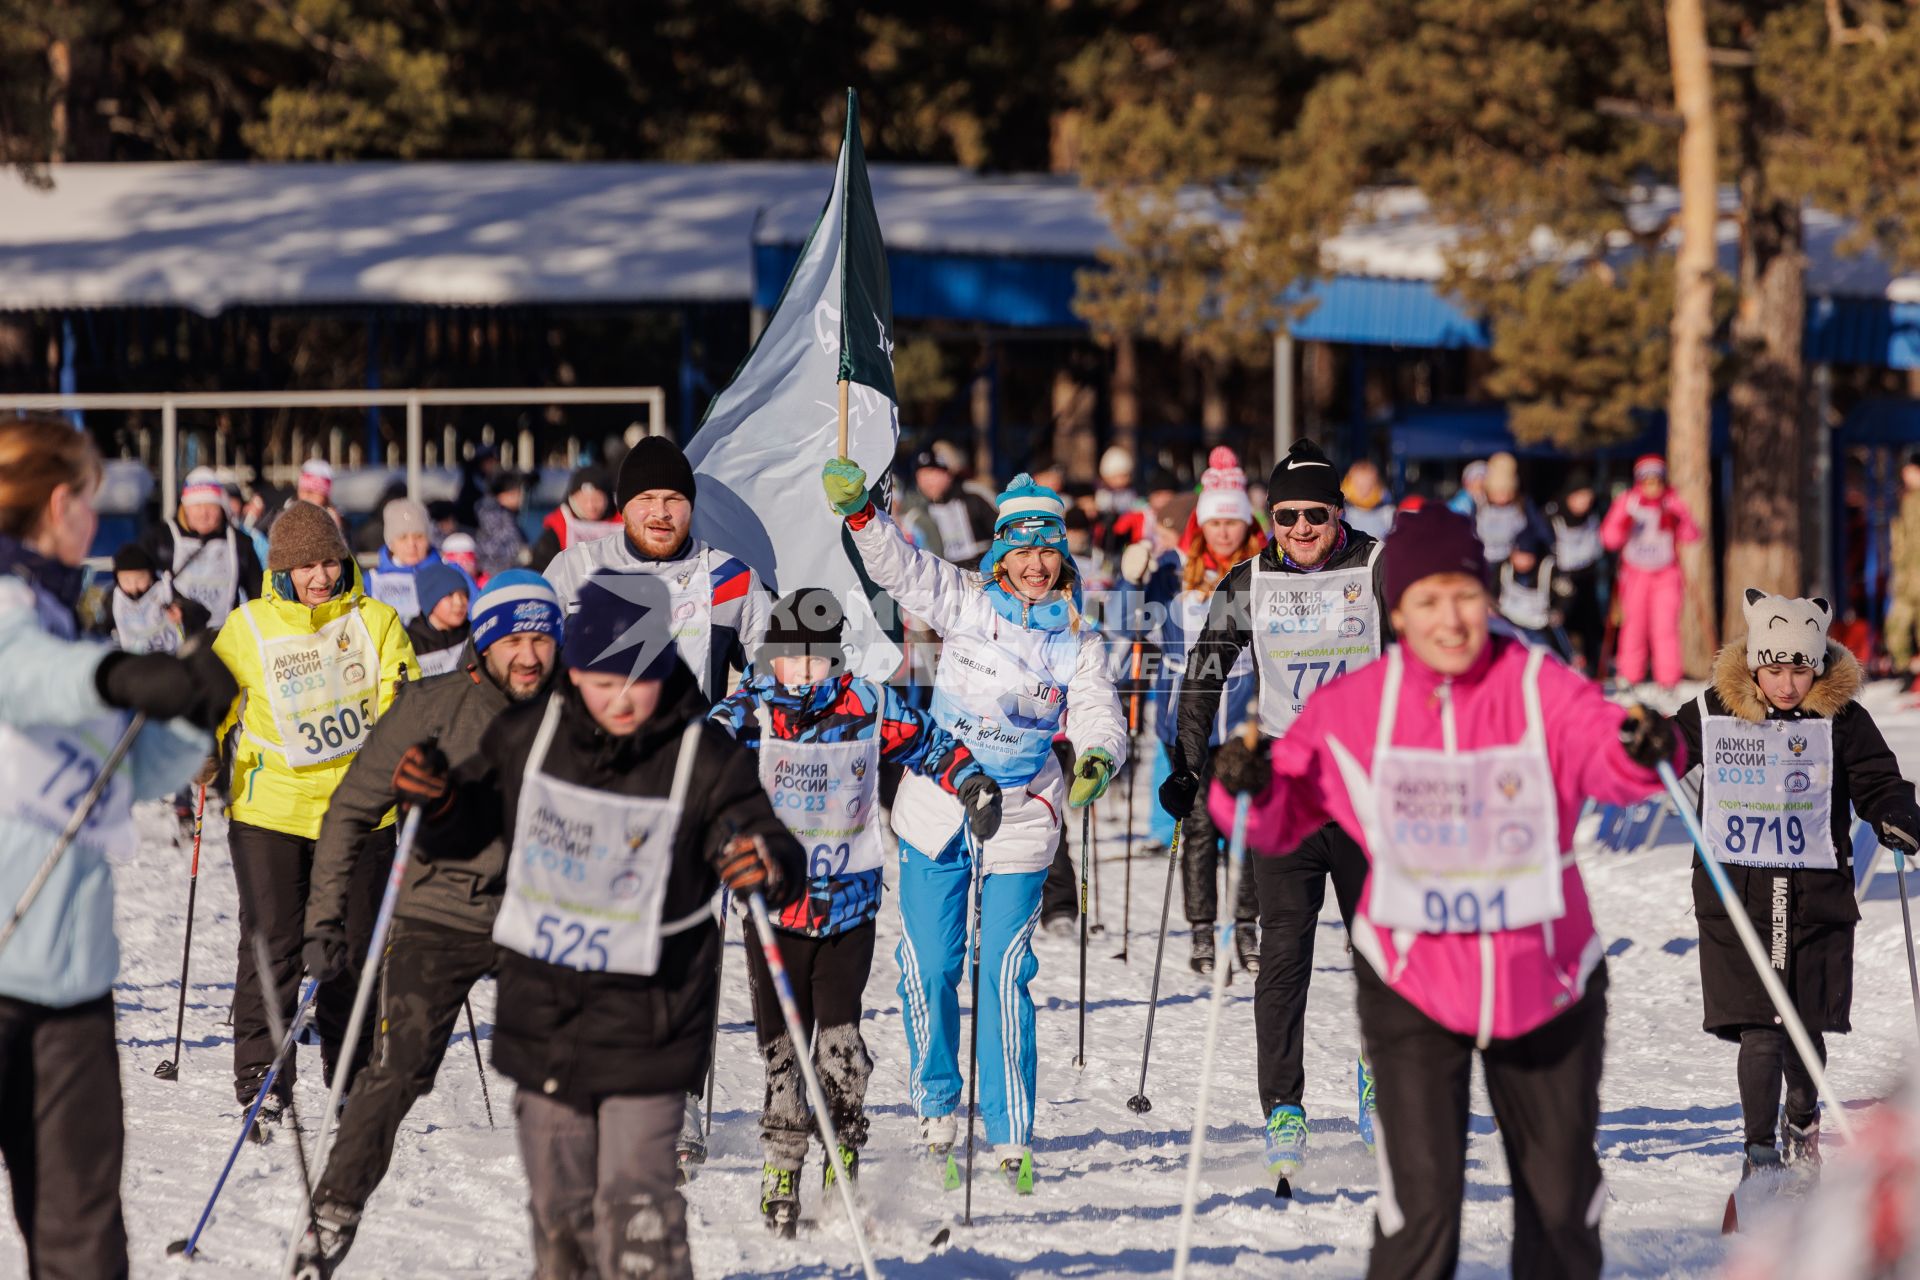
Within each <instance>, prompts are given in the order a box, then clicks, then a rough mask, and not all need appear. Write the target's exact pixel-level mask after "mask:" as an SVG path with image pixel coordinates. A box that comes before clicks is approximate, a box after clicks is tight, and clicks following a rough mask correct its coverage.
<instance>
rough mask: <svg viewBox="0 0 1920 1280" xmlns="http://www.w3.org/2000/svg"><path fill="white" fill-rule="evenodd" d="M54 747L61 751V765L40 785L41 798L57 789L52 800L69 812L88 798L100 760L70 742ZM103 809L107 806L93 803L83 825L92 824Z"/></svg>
mask: <svg viewBox="0 0 1920 1280" xmlns="http://www.w3.org/2000/svg"><path fill="white" fill-rule="evenodd" d="M53 749H54V750H55V751H58V752H59V753H60V767H59V768H58V769H55V770H54V771H53V772H52V773H51V774H48V775H47V780H46V781H45V782H44V783H42V784H41V785H40V795H41V796H42V797H43V798H44V797H46V796H47V795H48V794H49V793H50V792H56V790H57V794H55V795H54V797H53V799H54V803H55V804H57V805H59V806H60V807H61V808H62V809H65V810H66V811H67V812H68V813H72V812H73V811H74V810H75V809H77V808H79V807H80V802H81V801H82V800H84V799H86V798H87V792H88V790H90V789H91V788H92V786H93V784H94V782H95V781H96V780H97V779H98V778H99V777H100V762H99V761H98V760H95V759H94V758H93V757H92V756H91V755H89V754H88V753H87V752H85V751H82V750H80V748H78V747H76V746H74V745H73V744H72V743H70V742H58V741H56V742H55V743H54V744H53ZM75 783H77V784H78V785H74V784H75ZM108 785H109V786H111V785H112V784H111V783H109V784H108ZM106 812H107V806H106V805H104V804H96V805H94V806H93V812H91V813H89V814H88V815H87V821H86V825H87V826H88V827H92V826H93V825H94V824H96V823H97V822H99V821H100V819H101V818H102V817H104V816H105V815H106Z"/></svg>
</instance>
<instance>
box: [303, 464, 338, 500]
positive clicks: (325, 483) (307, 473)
mask: <svg viewBox="0 0 1920 1280" xmlns="http://www.w3.org/2000/svg"><path fill="white" fill-rule="evenodd" d="M298 483H300V484H304V485H306V486H307V487H308V488H312V489H318V490H320V492H322V493H332V492H333V467H332V465H331V464H329V463H328V462H327V460H326V459H325V458H308V459H307V460H306V461H305V462H303V463H301V464H300V479H299V482H298Z"/></svg>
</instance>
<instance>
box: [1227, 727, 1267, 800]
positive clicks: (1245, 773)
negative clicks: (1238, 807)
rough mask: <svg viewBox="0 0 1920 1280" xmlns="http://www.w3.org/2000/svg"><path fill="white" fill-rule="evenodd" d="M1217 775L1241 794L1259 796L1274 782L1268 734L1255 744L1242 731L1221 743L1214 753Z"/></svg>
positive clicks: (1232, 789) (1235, 792) (1228, 786)
mask: <svg viewBox="0 0 1920 1280" xmlns="http://www.w3.org/2000/svg"><path fill="white" fill-rule="evenodd" d="M1213 777H1214V781H1216V782H1218V783H1219V784H1220V785H1221V786H1223V787H1225V788H1226V789H1227V790H1229V791H1231V792H1233V794H1235V795H1237V796H1257V795H1260V794H1262V793H1263V792H1265V791H1266V789H1267V788H1268V787H1269V786H1271V785H1272V784H1273V755H1272V752H1271V750H1270V749H1269V745H1268V740H1267V739H1266V738H1260V739H1258V740H1257V741H1256V742H1255V743H1254V745H1253V746H1251V747H1250V746H1248V745H1247V740H1246V739H1245V738H1243V737H1241V736H1240V735H1239V734H1237V733H1236V734H1234V735H1233V736H1232V737H1230V738H1228V739H1227V740H1226V741H1225V742H1223V743H1221V744H1220V749H1219V750H1218V751H1216V752H1214V753H1213Z"/></svg>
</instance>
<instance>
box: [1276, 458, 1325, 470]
mask: <svg viewBox="0 0 1920 1280" xmlns="http://www.w3.org/2000/svg"><path fill="white" fill-rule="evenodd" d="M1332 465H1333V464H1332V463H1331V462H1315V461H1313V460H1312V459H1310V458H1288V459H1287V470H1289V471H1294V470H1297V469H1299V468H1301V467H1331V466H1332Z"/></svg>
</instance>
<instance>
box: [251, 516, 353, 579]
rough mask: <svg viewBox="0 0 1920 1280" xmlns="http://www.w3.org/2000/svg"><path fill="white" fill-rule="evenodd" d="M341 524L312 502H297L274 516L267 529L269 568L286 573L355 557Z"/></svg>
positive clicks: (271, 571)
mask: <svg viewBox="0 0 1920 1280" xmlns="http://www.w3.org/2000/svg"><path fill="white" fill-rule="evenodd" d="M352 554H353V553H352V552H350V551H348V550H347V542H346V539H345V538H342V537H341V536H340V526H339V525H337V524H335V523H334V522H333V517H332V516H330V515H328V514H327V512H326V509H325V508H324V507H316V506H314V505H313V504H312V503H311V502H300V501H297V500H296V501H294V502H290V503H288V504H287V506H286V509H285V510H284V511H282V512H281V513H280V514H279V515H278V516H276V517H275V518H274V521H273V527H272V528H270V529H268V530H267V570H268V572H270V573H285V572H286V571H287V570H289V569H298V568H299V567H300V566H301V565H303V564H316V563H318V562H319V561H321V560H347V559H350V558H351V557H352Z"/></svg>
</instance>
